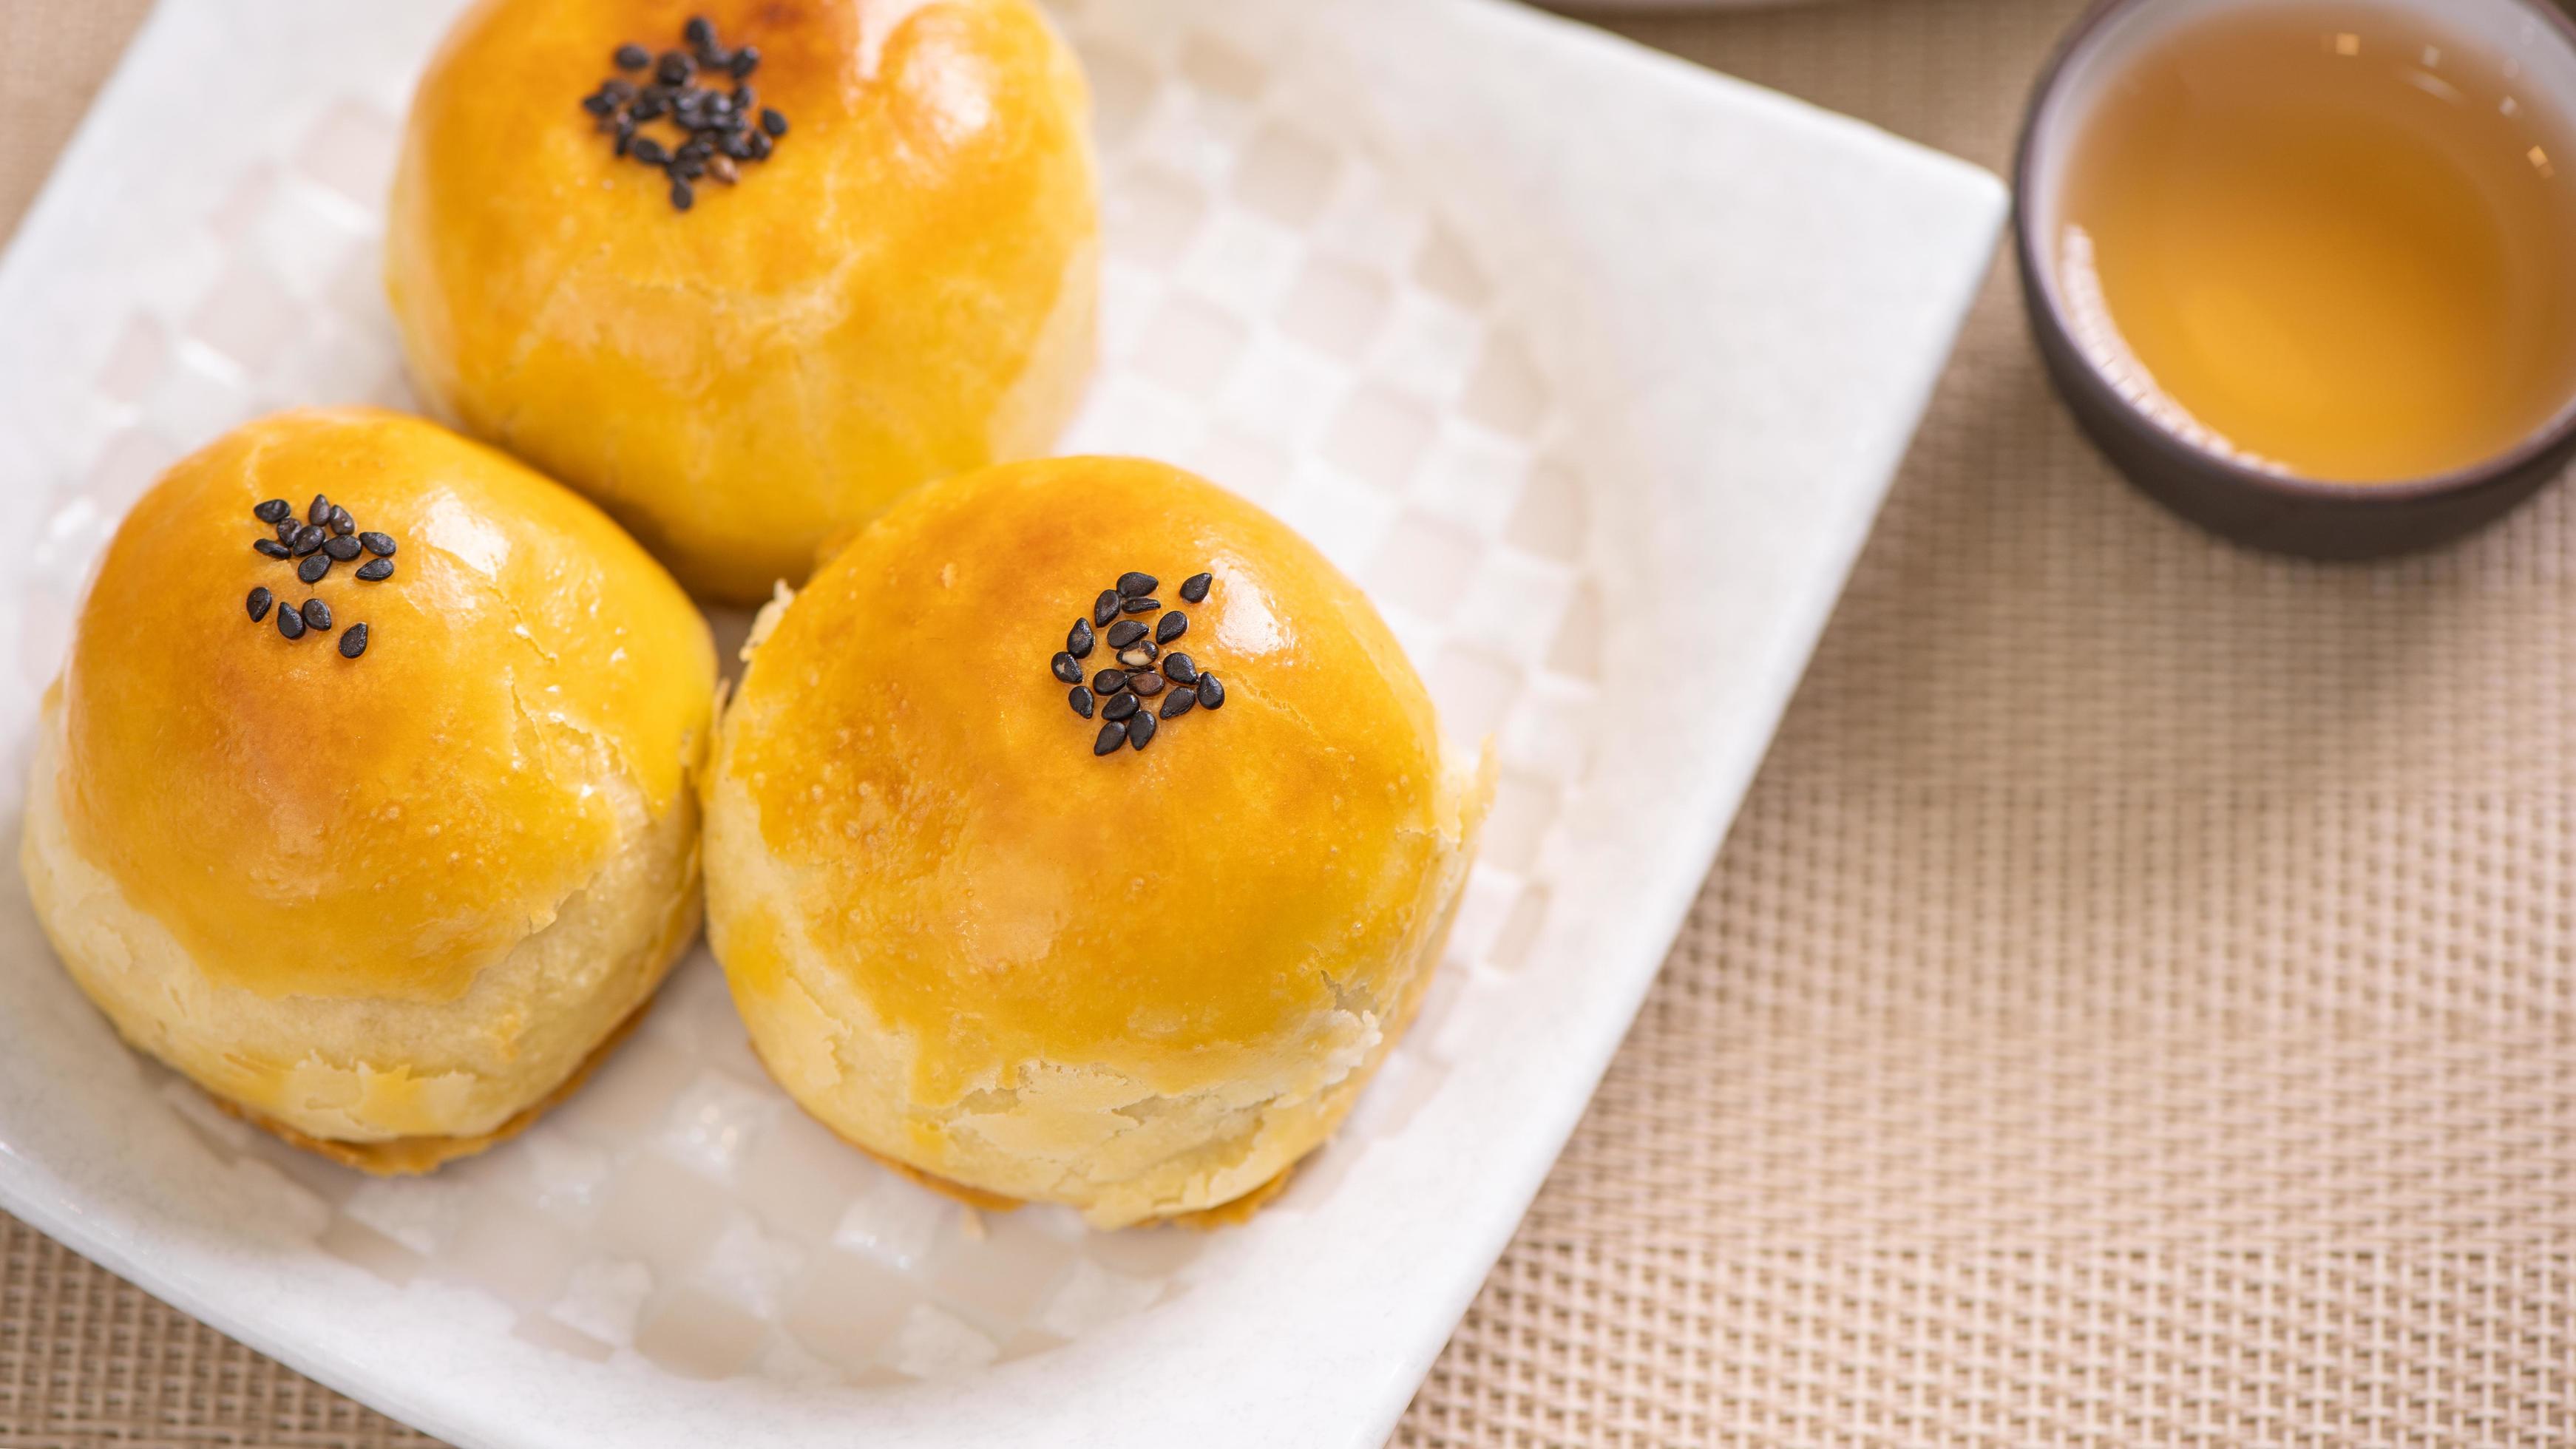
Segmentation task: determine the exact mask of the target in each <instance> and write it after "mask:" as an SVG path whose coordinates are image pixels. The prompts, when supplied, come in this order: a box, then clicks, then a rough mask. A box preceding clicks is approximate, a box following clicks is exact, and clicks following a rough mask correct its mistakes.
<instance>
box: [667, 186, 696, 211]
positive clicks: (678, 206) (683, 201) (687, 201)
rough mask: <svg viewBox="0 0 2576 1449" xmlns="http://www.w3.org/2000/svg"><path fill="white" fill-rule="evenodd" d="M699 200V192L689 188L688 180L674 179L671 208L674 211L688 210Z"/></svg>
mask: <svg viewBox="0 0 2576 1449" xmlns="http://www.w3.org/2000/svg"><path fill="white" fill-rule="evenodd" d="M697 201H698V194H697V193H696V192H694V191H691V190H690V189H689V183H688V182H686V181H674V182H672V183H671V209H672V210H673V211H686V210H688V209H689V208H690V207H692V206H695V205H696V204H697Z"/></svg>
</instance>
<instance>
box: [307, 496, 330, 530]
mask: <svg viewBox="0 0 2576 1449" xmlns="http://www.w3.org/2000/svg"><path fill="white" fill-rule="evenodd" d="M304 521H305V522H307V523H314V524H321V523H328V522H330V521H331V500H330V499H328V498H325V497H323V496H322V495H321V494H319V493H316V494H314V495H313V506H312V507H310V508H307V509H305V510H304Z"/></svg>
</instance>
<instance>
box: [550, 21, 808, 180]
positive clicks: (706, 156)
mask: <svg viewBox="0 0 2576 1449" xmlns="http://www.w3.org/2000/svg"><path fill="white" fill-rule="evenodd" d="M680 39H681V41H682V42H683V43H684V44H685V45H686V46H687V47H688V48H687V49H685V50H666V51H663V52H662V54H661V55H660V56H659V57H656V56H655V55H654V54H653V53H652V52H651V51H648V50H646V49H645V48H644V47H642V46H640V45H636V44H634V43H632V42H629V43H627V44H625V45H621V46H619V47H617V49H616V51H615V52H614V53H612V54H611V55H610V57H609V60H610V61H611V63H613V64H614V65H615V66H616V67H617V68H618V69H619V70H620V71H624V72H626V73H627V75H635V74H642V76H643V78H642V79H641V80H630V79H628V78H627V75H613V76H610V77H609V78H608V79H606V80H604V81H601V82H600V83H599V89H597V90H595V91H592V92H591V93H590V94H589V95H586V96H584V97H582V98H581V108H582V109H583V110H585V111H588V112H589V113H590V114H591V118H592V119H593V120H594V121H596V122H597V123H598V126H599V129H600V131H601V132H602V133H604V134H606V135H608V136H610V137H612V138H614V140H615V143H616V146H617V154H618V155H620V156H627V157H632V158H633V159H635V160H636V161H639V162H641V163H643V164H644V165H647V166H650V167H653V168H654V169H656V170H658V171H660V172H662V173H663V174H664V175H666V176H668V177H670V179H671V206H672V208H673V209H674V210H677V211H686V210H688V209H689V208H690V207H692V206H694V205H696V204H697V199H698V193H697V183H698V182H699V181H701V180H704V179H705V178H707V177H713V178H715V179H716V180H718V181H721V182H723V183H724V184H726V185H727V186H731V185H733V184H734V183H735V182H737V181H740V180H741V179H742V168H743V167H744V166H746V165H749V164H750V163H752V162H754V161H766V160H768V159H769V155H770V152H771V151H772V150H773V149H775V148H776V147H777V144H778V140H779V138H780V137H782V136H785V135H786V134H787V118H786V117H785V116H782V115H780V114H779V113H778V112H776V111H774V110H772V109H770V108H768V107H766V106H763V105H761V104H760V96H759V93H758V92H756V91H755V90H753V89H752V85H751V73H752V72H753V71H756V70H758V69H760V47H758V46H756V45H746V46H742V47H739V48H737V49H734V50H727V49H725V48H724V45H723V44H722V43H721V42H719V41H718V40H717V39H716V28H715V26H714V25H712V24H710V23H708V20H707V18H706V17H705V16H703V15H693V16H691V17H689V23H688V24H686V25H683V26H681V27H680ZM717 78H722V79H724V80H729V81H731V82H732V83H733V84H732V87H731V89H718V88H717V87H716V86H715V85H713V84H710V83H709V82H710V81H712V80H714V79H717ZM656 121H664V122H668V123H669V130H668V131H667V132H666V133H665V134H666V135H667V136H668V138H669V139H667V140H666V139H664V138H663V137H657V136H652V135H648V134H646V133H645V132H644V130H643V128H644V127H646V126H650V125H652V124H653V123H654V122H656Z"/></svg>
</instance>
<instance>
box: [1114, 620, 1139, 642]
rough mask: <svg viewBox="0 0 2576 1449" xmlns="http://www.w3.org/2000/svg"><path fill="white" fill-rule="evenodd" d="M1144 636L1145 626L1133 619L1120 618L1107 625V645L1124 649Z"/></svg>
mask: <svg viewBox="0 0 2576 1449" xmlns="http://www.w3.org/2000/svg"><path fill="white" fill-rule="evenodd" d="M1144 637H1145V626H1144V625H1142V624H1139V623H1137V622H1136V621H1135V620H1133V619H1121V620H1119V621H1118V622H1117V623H1115V624H1112V625H1110V626H1109V647H1110V648H1112V649H1124V648H1126V647H1127V646H1128V645H1130V644H1133V643H1135V642H1136V641H1137V640H1139V639H1142V638H1144Z"/></svg>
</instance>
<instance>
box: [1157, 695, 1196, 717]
mask: <svg viewBox="0 0 2576 1449" xmlns="http://www.w3.org/2000/svg"><path fill="white" fill-rule="evenodd" d="M1198 702H1199V695H1198V691H1197V690H1194V689H1175V690H1173V691H1172V697H1171V698H1169V699H1167V700H1164V701H1163V711H1162V713H1163V718H1165V719H1178V718H1180V717H1181V716H1182V715H1185V714H1188V713H1189V712H1190V710H1191V708H1192V707H1193V706H1195V705H1196V704H1197V703H1198Z"/></svg>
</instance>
